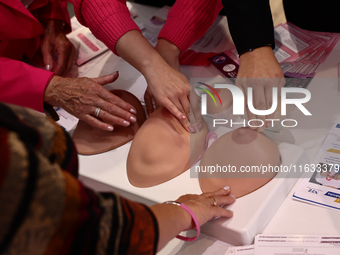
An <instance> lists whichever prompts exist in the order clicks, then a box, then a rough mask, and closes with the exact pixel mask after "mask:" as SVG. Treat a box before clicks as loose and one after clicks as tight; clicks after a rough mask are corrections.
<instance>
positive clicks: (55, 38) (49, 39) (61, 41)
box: [40, 20, 75, 76]
mask: <svg viewBox="0 0 340 255" xmlns="http://www.w3.org/2000/svg"><path fill="white" fill-rule="evenodd" d="M43 26H44V28H45V33H44V35H43V36H42V39H41V46H40V47H41V52H42V55H43V62H44V66H45V69H46V70H48V71H54V72H55V73H56V74H57V75H60V76H66V75H67V73H68V72H69V71H71V69H72V67H73V64H74V59H75V48H74V46H73V44H72V43H71V42H70V41H69V39H68V38H67V37H66V35H65V34H64V33H63V23H62V22H61V21H59V20H46V21H44V22H43ZM54 54H56V55H57V64H56V66H54V63H53V55H54Z"/></svg>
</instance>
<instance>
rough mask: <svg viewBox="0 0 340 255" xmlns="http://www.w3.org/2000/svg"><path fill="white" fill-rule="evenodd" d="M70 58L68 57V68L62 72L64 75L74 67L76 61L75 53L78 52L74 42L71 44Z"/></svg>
mask: <svg viewBox="0 0 340 255" xmlns="http://www.w3.org/2000/svg"><path fill="white" fill-rule="evenodd" d="M69 48H70V50H69V58H68V63H67V68H66V70H65V71H64V73H63V74H62V75H63V76H66V75H67V74H68V73H69V72H70V71H71V70H72V68H73V66H74V63H75V54H76V49H75V47H74V45H73V44H72V43H70V46H69Z"/></svg>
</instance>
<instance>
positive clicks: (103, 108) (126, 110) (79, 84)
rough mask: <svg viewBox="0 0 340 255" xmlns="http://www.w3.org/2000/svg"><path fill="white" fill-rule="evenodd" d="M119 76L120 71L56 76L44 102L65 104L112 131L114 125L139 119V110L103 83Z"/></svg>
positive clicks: (88, 119)
mask: <svg viewBox="0 0 340 255" xmlns="http://www.w3.org/2000/svg"><path fill="white" fill-rule="evenodd" d="M117 78H118V72H114V73H113V74H110V75H105V76H101V77H98V78H63V77H60V76H54V77H53V78H52V79H51V81H50V83H49V84H48V86H47V87H46V89H45V93H44V102H46V103H48V104H51V105H53V106H57V107H62V108H63V109H65V110H66V111H68V112H69V113H70V114H72V115H74V116H75V117H77V118H79V119H80V120H83V121H85V122H87V123H88V124H90V125H92V126H94V127H96V128H99V129H102V130H106V131H112V130H113V129H114V127H113V125H121V126H125V127H127V126H129V125H130V123H131V122H136V116H135V114H136V109H135V108H134V107H133V106H132V105H131V104H129V103H127V102H125V101H123V100H122V99H120V98H119V97H117V96H115V95H114V94H112V93H110V92H109V91H107V90H106V89H105V88H103V85H106V84H108V83H111V82H114V81H115V80H116V79H117ZM94 115H98V116H94Z"/></svg>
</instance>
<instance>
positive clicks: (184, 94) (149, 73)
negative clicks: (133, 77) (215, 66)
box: [115, 30, 190, 132]
mask: <svg viewBox="0 0 340 255" xmlns="http://www.w3.org/2000/svg"><path fill="white" fill-rule="evenodd" d="M115 49H116V52H117V53H118V54H119V55H120V56H121V57H122V58H123V59H124V60H126V61H127V62H128V63H130V64H131V65H132V66H134V67H135V68H136V69H137V70H138V71H140V72H141V73H142V74H143V75H144V77H145V79H146V81H147V83H148V88H149V92H151V94H152V96H153V97H154V98H155V99H156V101H157V102H158V103H159V104H160V105H163V106H164V107H165V108H167V109H168V110H169V111H170V112H171V114H172V115H174V116H175V117H176V118H177V119H178V120H179V121H180V123H181V124H182V125H183V127H184V128H185V129H186V130H187V131H188V132H189V131H190V83H189V81H188V79H187V78H186V77H185V76H184V75H183V74H181V73H180V72H179V71H177V70H175V69H173V68H172V67H171V66H169V64H167V62H166V61H165V60H164V59H163V58H162V56H161V55H160V54H159V53H158V52H157V51H156V50H155V48H154V47H152V45H151V44H150V43H149V42H148V41H147V40H146V39H145V37H144V36H143V35H142V34H141V33H140V32H139V31H137V30H131V31H129V32H127V33H125V34H124V35H123V36H122V37H120V38H119V40H118V42H117V44H116V48H115ZM150 109H151V107H150Z"/></svg>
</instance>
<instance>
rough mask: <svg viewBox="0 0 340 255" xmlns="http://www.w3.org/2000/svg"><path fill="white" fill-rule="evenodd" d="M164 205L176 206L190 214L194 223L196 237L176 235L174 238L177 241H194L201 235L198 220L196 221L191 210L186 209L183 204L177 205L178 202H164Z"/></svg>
mask: <svg viewBox="0 0 340 255" xmlns="http://www.w3.org/2000/svg"><path fill="white" fill-rule="evenodd" d="M164 204H171V205H178V206H180V207H182V208H183V209H184V210H186V211H187V212H188V213H189V214H190V216H191V218H192V220H193V221H194V223H195V227H196V230H197V234H196V236H194V237H186V236H180V235H177V236H176V237H177V238H178V239H180V240H183V241H194V240H196V239H197V237H198V236H199V235H200V233H201V228H200V224H198V220H197V218H196V215H195V214H194V212H193V211H191V209H190V208H189V207H187V206H186V205H185V204H183V203H179V202H176V201H166V202H164Z"/></svg>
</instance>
